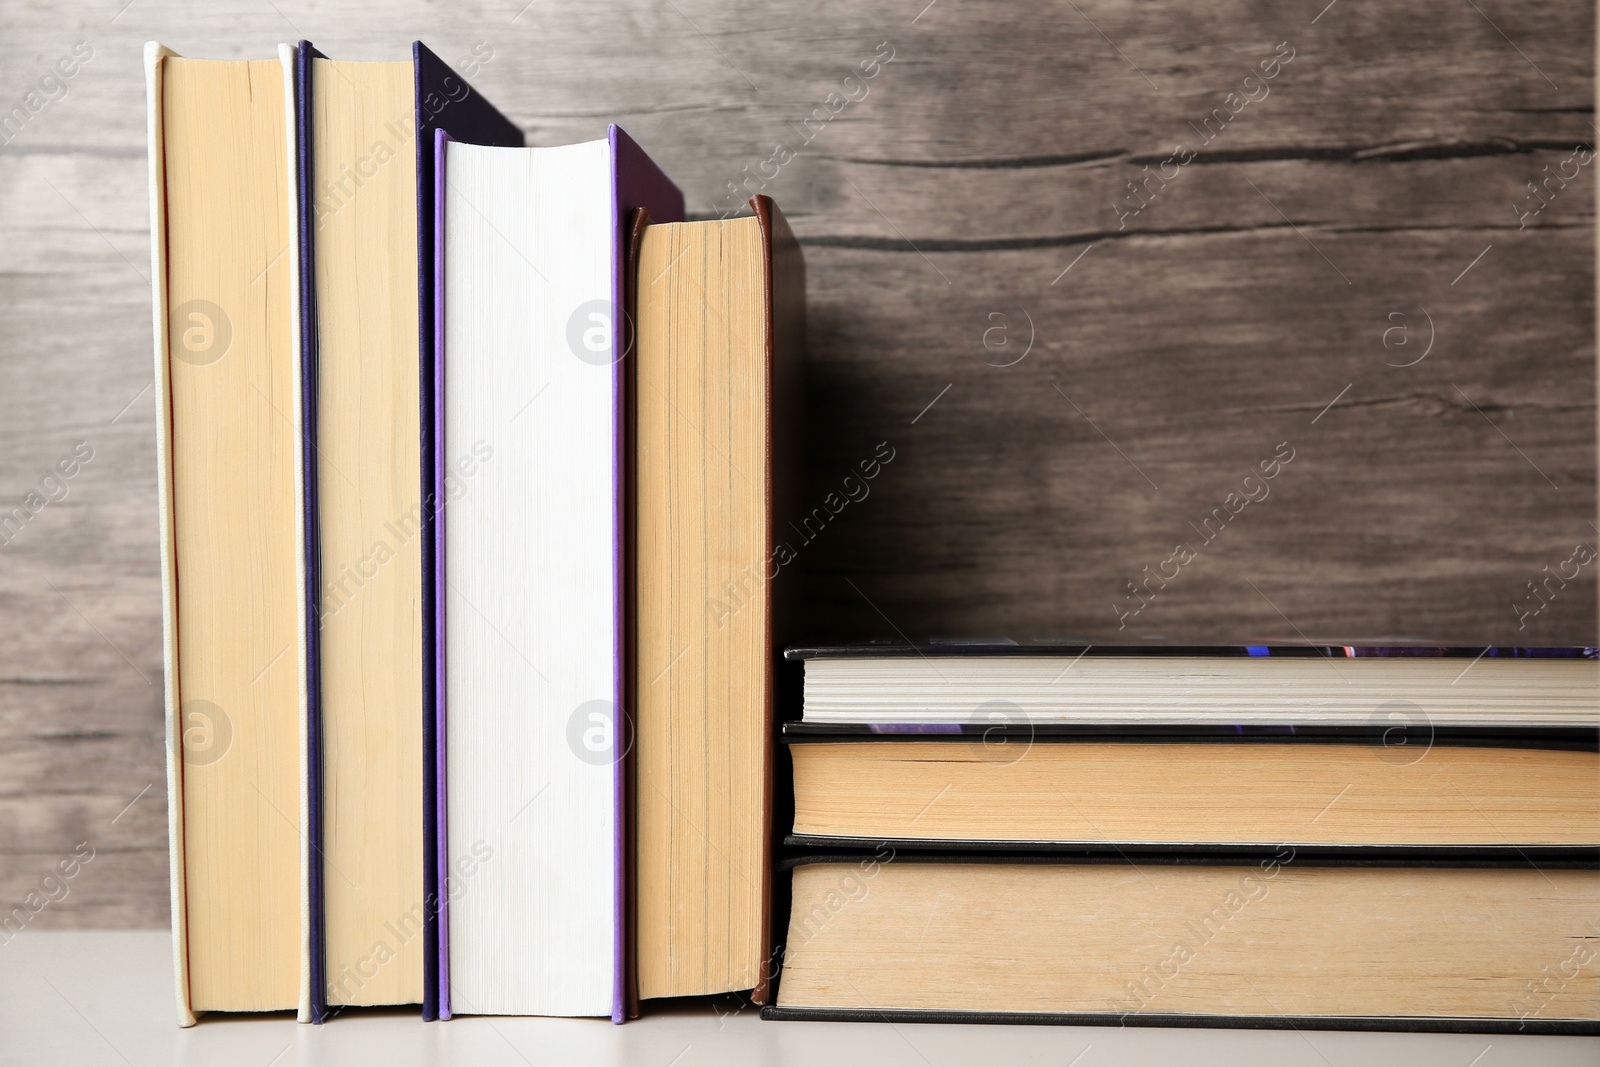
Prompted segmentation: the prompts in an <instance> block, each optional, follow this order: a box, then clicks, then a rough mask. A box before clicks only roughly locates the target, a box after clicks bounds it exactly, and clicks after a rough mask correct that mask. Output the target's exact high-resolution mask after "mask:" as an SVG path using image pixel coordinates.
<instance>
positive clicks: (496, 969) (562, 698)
mask: <svg viewBox="0 0 1600 1067" xmlns="http://www.w3.org/2000/svg"><path fill="white" fill-rule="evenodd" d="M443 150H444V151H445V153H446V154H445V164H444V175H445V189H444V192H443V197H444V212H443V215H444V229H443V247H444V274H445V283H444V298H443V307H444V316H443V318H444V326H443V329H444V357H443V359H444V410H445V418H444V421H445V440H444V445H445V455H446V457H447V462H448V463H450V464H451V466H452V468H453V469H451V473H453V474H455V475H456V476H457V477H460V478H462V479H463V481H464V482H466V484H467V489H466V491H465V492H464V493H461V494H460V495H459V496H457V495H455V494H450V493H448V491H447V494H446V504H445V521H444V541H445V547H444V559H445V566H444V573H445V580H446V583H447V584H446V591H445V594H444V595H445V604H446V607H445V631H446V634H447V638H446V668H445V669H446V693H447V700H446V708H447V711H446V715H447V723H448V725H447V727H446V737H447V748H448V764H447V782H448V790H449V802H448V817H447V825H448V855H449V862H450V868H449V869H450V872H451V878H452V882H451V885H450V897H449V909H450V945H449V953H450V955H449V962H450V1001H451V1009H452V1011H454V1012H455V1013H457V1014H460V1013H469V1014H505V1015H609V1014H611V1013H612V1007H613V1000H614V995H615V993H616V989H615V969H614V957H615V954H616V950H617V947H618V945H617V931H616V923H615V913H616V902H617V898H616V886H615V884H614V878H613V873H614V870H613V867H614V862H615V858H616V857H615V854H614V839H615V836H616V834H615V831H616V827H617V820H618V816H619V813H618V812H617V810H616V804H615V792H614V789H613V767H612V759H611V745H610V738H609V731H610V727H611V722H610V716H611V715H612V713H613V706H614V705H613V702H614V699H615V685H616V678H617V663H618V657H619V654H620V649H619V641H618V612H617V605H618V589H617V577H618V556H617V552H618V538H617V529H616V525H617V524H616V518H617V506H618V499H619V497H618V493H619V490H620V486H619V484H618V478H617V471H618V465H617V455H616V434H615V430H616V425H615V424H616V415H617V395H616V392H615V384H614V382H615V377H614V373H613V371H614V368H613V366H612V360H611V357H610V352H611V325H610V318H609V314H610V313H609V310H605V312H604V321H603V322H599V321H596V322H594V323H591V322H590V321H589V320H588V319H585V318H584V314H585V312H584V309H589V308H593V309H609V307H610V300H611V295H612V281H613V278H612V271H613V266H614V264H613V256H614V252H613V249H614V248H615V247H616V233H615V221H614V219H613V213H612V178H611V173H612V164H611V153H610V147H609V145H608V144H607V142H605V141H595V142H589V143H586V144H576V145H569V146H564V147H559V148H531V149H528V148H488V147H481V146H477V145H469V144H460V143H454V142H450V143H447V144H446V145H445V146H444V149H443ZM574 321H576V322H577V323H578V324H579V325H578V326H577V327H575V328H577V329H579V330H580V335H579V340H578V344H577V345H576V346H574V344H572V343H571V342H570V341H569V323H572V322H574ZM584 328H599V329H600V330H601V333H602V334H603V344H599V345H596V346H595V347H596V348H599V349H601V350H602V351H601V353H600V354H599V355H598V357H597V355H596V354H595V352H593V351H591V350H590V349H589V348H587V347H585V346H584V344H583V338H582V336H581V330H582V329H584ZM462 463H465V464H466V465H467V466H466V467H465V468H463V467H461V466H460V465H461V464H462ZM469 470H470V478H469V477H468V472H469ZM595 730H599V731H600V733H601V734H605V735H607V736H605V737H601V736H600V734H596V733H595V732H594V731H595Z"/></svg>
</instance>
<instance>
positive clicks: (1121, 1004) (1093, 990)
mask: <svg viewBox="0 0 1600 1067" xmlns="http://www.w3.org/2000/svg"><path fill="white" fill-rule="evenodd" d="M788 654H789V656H790V658H792V659H795V660H799V661H801V662H803V663H804V693H805V696H804V709H803V713H802V715H801V717H800V718H799V720H798V721H795V722H790V723H786V724H785V725H784V727H783V740H784V741H785V742H787V747H788V750H789V754H790V756H791V759H792V767H793V801H794V806H793V822H792V826H791V827H790V830H791V832H790V833H789V836H788V838H787V841H786V845H787V846H788V847H789V849H790V852H791V854H790V855H789V856H788V857H787V859H785V861H784V863H783V866H784V867H785V869H786V870H787V872H788V879H787V882H788V885H789V888H790V905H789V922H788V931H787V938H786V944H785V946H784V952H783V956H782V960H783V967H782V978H781V980H780V982H779V984H778V991H777V999H776V1004H775V1005H774V1006H770V1007H768V1008H765V1009H764V1010H763V1015H764V1016H765V1017H768V1018H779V1019H786V1018H801V1019H816V1018H838V1019H885V1018H887V1019H908V1020H928V1019H933V1020H941V1019H958V1020H968V1021H971V1020H1003V1021H1018V1022H1040V1021H1047V1022H1051V1021H1053V1022H1095V1023H1107V1024H1112V1025H1121V1024H1127V1023H1147V1024H1152V1023H1153V1024H1167V1025H1183V1026H1196V1025H1201V1026H1205V1025H1210V1026H1216V1025H1229V1026H1270V1027H1283V1026H1302V1027H1303V1026H1323V1027H1340V1028H1388V1027H1392V1028H1425V1029H1455V1030H1491V1031H1492V1030H1510V1031H1528V1032H1534V1031H1543V1032H1555V1033H1577V1032H1583V1033H1592V1032H1595V1031H1596V1029H1597V1025H1596V1024H1597V1021H1600V873H1597V871H1596V860H1597V858H1600V852H1597V846H1600V756H1597V753H1596V742H1597V736H1600V735H1597V725H1600V701H1597V696H1600V688H1597V684H1600V662H1597V661H1596V659H1595V658H1594V657H1595V650H1594V649H1539V650H1531V649H1496V648H1489V649H1484V648H1476V649H1425V648H1416V647H1406V648H1394V647H1376V646H1373V647H1360V646H1344V647H1307V646H1303V645H1302V646H1299V647H1284V648H1279V647H1248V646H1246V647H1239V648H1216V647H1206V648H1167V649H1152V648H1150V647H1140V648H1098V647H1087V646H1077V647H1061V646H1056V647H1052V646H1048V645H1030V644H1021V643H1012V642H1007V643H1004V644H998V645H987V646H986V645H979V644H963V643H959V642H958V643H954V644H952V643H938V644H930V645H928V646H925V647H921V648H907V647H904V646H901V647H886V646H873V645H866V646H847V647H797V648H791V649H789V651H788Z"/></svg>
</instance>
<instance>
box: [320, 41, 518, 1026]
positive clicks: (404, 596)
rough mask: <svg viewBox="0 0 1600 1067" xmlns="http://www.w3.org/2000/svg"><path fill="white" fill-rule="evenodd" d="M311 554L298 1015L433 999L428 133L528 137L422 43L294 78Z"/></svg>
mask: <svg viewBox="0 0 1600 1067" xmlns="http://www.w3.org/2000/svg"><path fill="white" fill-rule="evenodd" d="M296 90H297V95H296V100H295V105H296V114H297V118H298V122H297V125H298V142H299V146H300V151H299V167H298V170H297V175H296V177H297V186H298V190H299V195H300V200H301V210H300V217H299V231H298V237H299V242H298V253H299V265H300V271H301V295H302V300H303V303H304V307H305V315H304V317H303V320H302V322H303V334H302V344H303V347H304V359H305V365H306V373H305V376H304V377H305V390H306V392H305V397H304V400H303V405H304V407H305V409H306V410H307V411H308V412H309V413H310V417H309V418H308V419H307V433H308V439H307V445H308V451H307V456H306V463H307V468H306V476H305V484H306V488H307V497H308V500H309V501H310V507H309V508H308V509H307V510H306V512H305V516H304V522H305V529H306V533H305V537H306V541H307V544H308V546H309V548H310V549H311V553H312V555H311V562H310V568H309V575H308V577H309V580H308V583H307V587H306V600H307V615H308V617H309V619H311V620H312V623H311V626H310V628H309V631H308V633H309V637H310V640H311V642H312V648H311V650H310V654H309V657H308V658H309V662H310V664H311V667H312V671H313V674H312V678H311V680H310V683H309V685H308V696H309V709H308V711H309V715H310V726H309V729H308V742H309V745H310V746H311V749H310V752H309V754H308V760H307V763H308V771H309V787H308V808H309V815H308V869H309V879H310V890H309V902H310V940H311V950H310V966H311V968H312V972H313V973H312V976H311V980H310V984H311V1011H312V1014H313V1016H314V1017H315V1018H317V1019H321V1018H322V1017H323V1016H324V1014H325V1013H326V1010H327V1007H328V1006H329V1005H333V1006H346V1005H373V1004H407V1003H417V1002H420V1003H421V1004H422V1005H423V1014H424V1016H425V1017H429V1018H431V1017H433V1016H434V1015H435V1014H436V1013H437V1011H438V1003H439V987H440V982H441V972H440V968H439V961H440V926H439V919H438V909H439V896H440V887H439V864H438V856H439V854H440V842H439V835H438V806H437V786H436V775H437V751H436V744H437V738H438V731H439V721H438V714H437V706H436V704H437V691H438V685H437V677H436V671H437V653H436V648H437V635H436V633H435V619H436V611H435V602H434V597H435V582H434V573H433V565H434V560H435V552H434V545H433V541H434V537H435V515H436V512H437V510H438V505H439V486H437V485H436V484H435V477H436V470H437V462H438V457H437V455H436V450H437V444H438V442H437V441H436V440H435V438H434V427H435V397H434V375H433V364H434V359H433V344H434V329H433V311H434V300H433V285H434V278H435V271H434V258H435V257H434V245H433V239H434V233H433V221H434V214H435V210H434V209H435V202H434V194H435V187H434V182H433V174H434V134H435V132H436V131H438V130H441V129H448V130H451V131H453V132H454V133H455V134H456V135H458V136H460V137H462V138H464V139H470V140H477V141H482V142H484V143H486V144H498V145H520V144H521V143H522V134H521V132H520V131H519V130H518V129H517V128H516V127H515V126H513V125H512V124H511V123H510V122H509V121H507V120H506V119H505V118H504V117H503V116H502V115H501V114H500V113H499V112H498V111H496V110H495V109H494V107H493V106H491V105H490V104H489V102H488V101H487V100H485V99H484V98H483V96H482V95H480V94H478V93H477V92H475V91H474V90H473V89H472V87H471V86H470V85H468V84H467V82H466V81H465V79H463V78H462V77H461V76H460V75H459V74H457V73H456V72H455V71H453V70H451V69H450V67H449V66H448V65H447V64H445V63H444V62H443V61H442V60H440V59H439V58H438V57H437V56H436V55H434V54H433V53H432V52H431V51H429V50H428V49H427V48H426V47H424V46H423V45H422V43H421V42H417V43H415V44H414V45H413V46H412V55H411V58H410V60H407V61H399V62H346V61H342V60H331V59H328V58H326V57H324V56H322V55H321V53H319V52H317V51H316V49H314V48H313V47H312V46H311V45H310V43H308V42H301V44H300V46H299V50H298V72H297V79H296Z"/></svg>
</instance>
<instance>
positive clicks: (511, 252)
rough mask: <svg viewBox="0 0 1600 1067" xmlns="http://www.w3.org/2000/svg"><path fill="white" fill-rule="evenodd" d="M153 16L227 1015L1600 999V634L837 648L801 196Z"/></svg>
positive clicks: (184, 804)
mask: <svg viewBox="0 0 1600 1067" xmlns="http://www.w3.org/2000/svg"><path fill="white" fill-rule="evenodd" d="M146 58H147V62H146V66H147V74H148V89H149V101H150V188H151V220H152V237H153V239H152V248H153V268H154V269H153V277H154V290H155V291H154V308H155V315H154V325H155V367H156V385H157V392H158V396H159V404H160V408H159V410H160V417H159V420H158V459H159V487H160V516H161V532H162V549H163V552H162V574H163V589H164V597H165V603H164V624H165V632H164V644H165V655H166V666H167V670H166V678H165V685H166V702H167V730H168V784H169V806H170V811H171V825H170V831H171V844H172V914H173V943H174V964H175V970H176V974H177V1002H178V1015H179V1020H180V1022H182V1023H184V1024H191V1023H193V1022H194V1021H195V1017H196V1015H197V1014H199V1013H201V1012H207V1011H264V1010H283V1009H295V1010H297V1011H298V1013H299V1016H300V1018H302V1019H304V1020H307V1021H322V1020H324V1019H327V1018H329V1017H330V1016H332V1015H334V1014H336V1013H338V1012H339V1011H340V1010H342V1009H344V1008H346V1007H350V1006H362V1005H388V1004H413V1003H416V1004H420V1005H421V1006H422V1011H423V1015H424V1016H425V1017H427V1018H449V1017H451V1016H452V1015H454V1014H463V1013H467V1014H540V1015H574V1016H609V1017H610V1018H612V1019H613V1020H616V1021H618V1022H620V1021H622V1020H624V1019H625V1018H627V1017H629V1016H631V1015H634V1014H636V1013H637V1012H638V1005H639V1002H640V1001H641V1000H648V999H651V998H663V997H681V996H689V995H704V994H719V993H730V992H748V993H749V997H750V1000H751V1001H752V1002H754V1003H757V1004H761V1005H763V1009H762V1014H763V1016H764V1017H768V1018H777V1019H784V1018H843V1019H883V1018H889V1019H894V1018H906V1019H961V1020H974V1019H987V1020H1012V1021H1025V1022H1038V1021H1063V1020H1067V1021H1090V1022H1102V1023H1113V1024H1121V1023H1127V1022H1143V1023H1163V1022H1166V1023H1181V1024H1184V1025H1219V1024H1226V1025H1254V1026H1304V1025H1327V1026H1355V1027H1363V1026H1364V1027H1372V1026H1399V1027H1433V1028H1439V1027H1444V1028H1458V1029H1513V1030H1544V1031H1553V1032H1575V1031H1592V1030H1594V1029H1595V1028H1596V1025H1597V1022H1600V872H1597V870H1596V866H1597V864H1596V859H1597V856H1600V852H1597V848H1600V753H1597V738H1600V733H1597V729H1600V715H1597V699H1596V698H1597V694H1600V690H1597V684H1600V661H1597V660H1596V659H1595V653H1594V650H1592V649H1538V650H1532V649H1493V648H1491V649H1481V648H1475V649H1436V648H1435V649H1428V648H1416V647H1406V648H1395V647H1387V646H1386V645H1385V644H1383V643H1373V644H1370V645H1365V646H1362V645H1351V646H1338V647H1314V646H1310V645H1307V644H1301V645H1298V646H1295V647H1240V648H1217V647H1197V648H1154V647H1148V646H1147V647H1139V648H1103V647H1088V646H1084V645H1059V644H1058V645H1043V644H1026V643H1016V642H1000V643H989V644H982V643H970V642H935V643H930V644H928V645H926V646H922V647H907V646H904V645H901V646H888V645H865V646H849V647H841V646H833V647H825V646H797V645H793V644H792V642H794V641H795V640H796V639H797V638H798V637H799V635H798V634H797V633H796V632H795V629H794V626H793V620H794V619H795V618H796V614H797V611H796V608H797V606H798V603H799V601H798V589H797V588H796V585H795V583H796V580H797V577H798V569H799V560H798V559H797V558H796V556H795V553H794V551H793V549H792V548H791V547H790V545H789V543H788V540H787V537H786V535H785V533H784V530H785V529H786V528H787V527H788V526H789V525H790V523H791V521H792V520H793V521H798V522H800V523H801V524H803V523H804V522H805V519H804V518H803V507H802V506H801V505H803V504H804V503H805V501H804V500H803V499H801V498H800V497H799V496H797V495H796V494H797V490H798V489H799V486H800V484H801V483H800V479H799V477H798V475H799V473H800V469H801V451H800V448H799V435H800V426H801V411H800V404H801V398H802V395H803V392H804V383H803V373H802V358H803V356H802V352H803V346H804V340H803V333H804V320H805V268H804V264H803V261H802V257H801V255H800V250H799V246H798V245H797V244H796V242H795V239H794V237H793V235H792V233H791V232H790V230H789V227H788V226H787V224H786V223H785V221H784V218H783V216H782V214H781V213H780V212H779V211H778V209H777V208H776V206H775V205H774V204H773V203H772V202H771V201H770V200H768V199H766V198H763V197H757V198H756V199H755V200H753V201H752V202H751V209H752V211H751V214H750V215H749V216H747V217H741V218H732V219H725V220H716V221H701V222H686V221H683V220H684V201H683V196H682V194H681V193H680V192H679V190H678V189H677V188H676V187H675V186H674V185H673V183H672V182H671V181H670V180H669V179H668V178H667V177H666V175H665V174H664V173H663V172H662V171H661V170H660V169H659V168H658V167H657V166H656V165H655V164H654V163H652V162H651V160H650V158H649V156H648V155H647V154H646V153H645V152H644V150H643V149H642V148H640V146H639V145H638V144H636V143H635V142H634V141H633V140H632V139H631V138H629V137H628V135H627V134H626V133H624V132H623V131H622V130H621V129H619V128H617V127H616V126H612V127H610V128H609V130H608V131H607V132H606V135H605V136H604V137H603V138H599V139H596V140H593V141H589V142H586V143H581V144H572V145H563V146H554V147H538V148H529V147H524V145H523V137H522V133H521V131H519V130H518V129H517V128H516V126H515V125H514V124H513V123H511V122H510V121H508V120H507V119H506V118H505V117H504V116H503V115H502V114H501V113H500V112H498V111H497V110H496V109H495V108H494V107H493V106H491V105H490V104H489V103H488V101H486V100H485V99H484V98H483V96H482V95H480V94H479V93H477V92H476V91H474V90H473V89H472V87H471V86H470V85H469V84H468V83H467V82H466V80H465V78H464V77H463V76H462V74H461V73H460V72H459V71H457V70H454V69H452V68H451V67H450V66H449V65H448V64H446V63H444V62H443V61H441V60H440V59H439V58H438V57H437V56H435V55H434V54H433V53H432V52H430V51H428V50H427V49H426V48H424V47H423V46H422V45H421V44H420V43H419V44H417V45H415V46H414V47H413V51H412V55H411V58H410V59H409V60H404V59H402V60H400V61H397V62H347V61H344V60H333V59H329V58H326V57H324V56H323V55H322V54H321V53H319V52H318V51H317V50H316V49H314V48H313V47H312V46H311V45H310V44H308V43H304V42H302V43H301V44H300V45H299V46H298V47H290V46H287V45H285V46H282V47H281V48H280V53H279V55H278V57H277V58H276V59H266V60H259V61H255V60H239V61H208V60H192V59H184V58H180V57H178V56H176V55H173V54H172V53H171V52H169V51H167V50H165V49H163V48H161V47H160V46H158V45H151V46H149V48H148V49H147V57H146ZM880 458H882V457H881V455H880ZM866 469H867V464H866V463H864V464H863V470H866ZM867 476H868V477H870V476H871V475H870V474H868V475H867ZM795 528H796V529H798V526H797V527H795ZM786 647H787V649H788V653H787V655H788V659H789V660H790V661H791V662H787V663H785V662H783V660H782V658H781V657H780V656H779V654H778V650H781V649H784V648H786ZM797 664H801V665H803V668H802V667H801V666H797ZM802 669H803V686H794V687H793V690H794V691H795V692H796V694H797V699H796V701H795V703H796V704H798V705H803V706H801V707H799V708H798V710H797V711H794V712H791V710H790V709H788V708H787V707H786V701H785V699H784V697H783V696H782V694H786V693H788V692H790V691H791V682H793V681H796V680H798V679H796V678H794V675H796V674H798V673H800V672H801V671H802ZM779 722H782V727H781V731H780V730H779V729H778V728H777V724H778V723H779ZM775 842H776V844H775Z"/></svg>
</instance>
